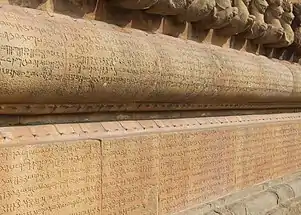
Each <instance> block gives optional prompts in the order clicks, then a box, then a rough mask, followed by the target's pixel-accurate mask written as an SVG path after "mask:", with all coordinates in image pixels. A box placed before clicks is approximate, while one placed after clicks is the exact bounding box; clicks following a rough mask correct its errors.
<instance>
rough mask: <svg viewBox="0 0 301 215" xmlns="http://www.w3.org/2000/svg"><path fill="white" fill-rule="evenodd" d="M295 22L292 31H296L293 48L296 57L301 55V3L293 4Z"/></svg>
mask: <svg viewBox="0 0 301 215" xmlns="http://www.w3.org/2000/svg"><path fill="white" fill-rule="evenodd" d="M293 13H294V16H295V18H294V20H293V23H292V29H293V31H294V42H293V44H292V48H293V49H294V52H295V54H296V55H298V56H300V55H301V3H294V4H293Z"/></svg>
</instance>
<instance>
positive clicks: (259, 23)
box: [244, 0, 269, 39]
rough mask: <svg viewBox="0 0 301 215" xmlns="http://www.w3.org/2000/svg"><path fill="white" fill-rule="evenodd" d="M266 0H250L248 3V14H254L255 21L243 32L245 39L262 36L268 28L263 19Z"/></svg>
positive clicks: (266, 6) (266, 5)
mask: <svg viewBox="0 0 301 215" xmlns="http://www.w3.org/2000/svg"><path fill="white" fill-rule="evenodd" d="M268 6H269V5H268V2H267V1H266V0H252V1H251V3H250V7H249V11H250V14H251V15H253V16H255V22H254V24H253V25H252V27H251V28H250V29H249V30H248V31H246V32H245V34H244V36H245V38H247V39H256V38H259V37H262V36H263V35H264V34H265V33H266V31H267V30H268V25H267V23H265V21H264V14H265V12H266V10H267V8H268Z"/></svg>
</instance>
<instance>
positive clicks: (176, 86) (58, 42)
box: [0, 6, 294, 103]
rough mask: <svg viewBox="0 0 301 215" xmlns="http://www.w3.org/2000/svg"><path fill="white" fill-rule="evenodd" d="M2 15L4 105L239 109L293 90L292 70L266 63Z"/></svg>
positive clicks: (87, 26)
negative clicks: (224, 104)
mask: <svg viewBox="0 0 301 215" xmlns="http://www.w3.org/2000/svg"><path fill="white" fill-rule="evenodd" d="M0 12H1V13H0V29H1V30H0V39H1V42H0V71H1V72H0V80H1V81H0V86H1V93H0V99H1V102H3V103H15V102H16V101H18V103H87V102H89V103H90V102H93V103H117V102H118V103H130V102H133V101H139V102H142V103H143V102H145V103H147V102H170V103H173V102H177V103H179V102H184V101H185V102H186V103H208V102H209V103H210V102H213V101H214V102H216V99H219V98H226V99H227V101H229V102H231V103H235V102H237V100H240V101H246V100H252V102H255V101H261V100H262V98H264V99H265V101H269V100H273V101H274V99H275V98H277V99H283V98H285V99H287V98H289V96H290V95H291V93H292V91H293V87H294V86H293V77H292V75H291V71H290V65H283V64H281V63H279V62H274V61H271V60H269V59H266V58H263V57H261V56H255V55H251V54H248V53H243V54H242V53H240V52H236V51H234V50H227V49H223V48H219V47H213V46H210V45H206V44H196V43H195V42H192V41H183V40H178V39H175V38H170V37H167V36H164V35H158V34H147V33H145V32H141V31H135V30H131V29H121V28H118V27H116V26H111V25H108V24H105V23H102V22H96V21H86V20H80V19H76V20H74V19H72V18H70V17H67V16H62V15H58V14H56V15H55V16H50V15H49V14H47V13H46V12H42V11H37V10H32V9H24V8H17V7H13V6H3V7H2V8H0ZM238 59H239V60H238ZM278 71H281V74H280V73H279V72H278ZM148 83H151V84H148ZM12 86H13V87H12ZM242 98H243V99H242Z"/></svg>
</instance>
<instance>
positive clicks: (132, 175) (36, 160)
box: [0, 113, 301, 215]
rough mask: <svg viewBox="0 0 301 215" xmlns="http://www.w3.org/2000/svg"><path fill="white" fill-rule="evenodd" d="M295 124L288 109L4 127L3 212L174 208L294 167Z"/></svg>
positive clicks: (300, 119)
mask: <svg viewBox="0 0 301 215" xmlns="http://www.w3.org/2000/svg"><path fill="white" fill-rule="evenodd" d="M300 126H301V115H300V114H299V113H295V114H274V115H273V114H271V115H254V116H237V117H233V116H232V117H208V118H190V119H182V120H144V121H132V122H130V121H119V122H116V121H115V122H103V123H81V124H65V125H63V124H62V125H59V124H57V125H44V126H43V125H36V126H25V127H2V128H0V136H1V138H0V142H1V144H2V146H1V148H0V155H1V159H2V162H1V165H0V174H1V178H2V183H3V193H2V194H1V195H0V197H1V198H2V199H3V203H1V206H2V208H4V209H3V210H4V211H3V212H5V213H4V214H9V215H10V214H11V215H12V214H24V213H25V214H26V212H28V213H29V214H30V211H32V213H33V212H35V211H38V212H40V213H42V211H47V212H48V214H61V213H64V214H74V213H75V212H81V211H89V210H90V211H92V212H93V213H92V212H90V214H129V215H132V214H137V215H140V214H162V215H163V214H172V213H176V212H180V211H183V210H185V209H188V208H191V207H193V208H194V207H195V206H197V205H202V204H204V203H205V202H208V201H212V200H214V199H217V198H219V197H221V196H224V195H228V194H231V193H233V192H238V191H240V190H242V189H246V188H250V187H252V186H253V185H255V184H259V183H262V182H264V181H267V180H272V179H276V178H278V177H281V176H283V175H289V174H292V173H294V172H297V171H298V170H300V168H301V159H300V150H301V146H300V144H299V139H300V137H299V130H300ZM74 139H78V140H76V141H75V140H74ZM80 139H82V140H87V141H80ZM88 139H94V140H88ZM292 186H295V185H292ZM296 186H297V187H298V185H296ZM296 189H297V188H296ZM296 192H297V191H296ZM263 198H265V197H263ZM290 199H294V197H292V198H290ZM271 201H272V200H271ZM271 204H272V203H271ZM262 207H263V208H264V207H265V206H262ZM294 207H295V206H294ZM83 213H84V212H83ZM86 213H88V212H86ZM75 214H76V213H75ZM239 215H240V214H239Z"/></svg>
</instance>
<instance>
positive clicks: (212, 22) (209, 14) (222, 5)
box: [186, 0, 238, 30]
mask: <svg viewBox="0 0 301 215" xmlns="http://www.w3.org/2000/svg"><path fill="white" fill-rule="evenodd" d="M201 2H204V3H203V4H202V5H201V4H198V5H195V4H191V5H190V6H189V7H188V8H187V10H186V14H187V15H186V17H187V18H186V19H187V20H188V21H192V22H196V23H197V25H198V26H199V27H200V28H201V29H204V30H208V29H221V28H223V27H225V26H227V25H229V24H230V23H231V21H232V20H233V19H234V18H236V16H237V15H238V8H237V7H232V4H231V0H226V1H225V0H213V1H210V0H207V1H201ZM193 3H195V2H193ZM205 3H206V4H205ZM197 6H198V7H197ZM200 6H202V7H200ZM200 8H201V11H202V13H200V14H198V13H196V11H197V9H198V10H200Z"/></svg>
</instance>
